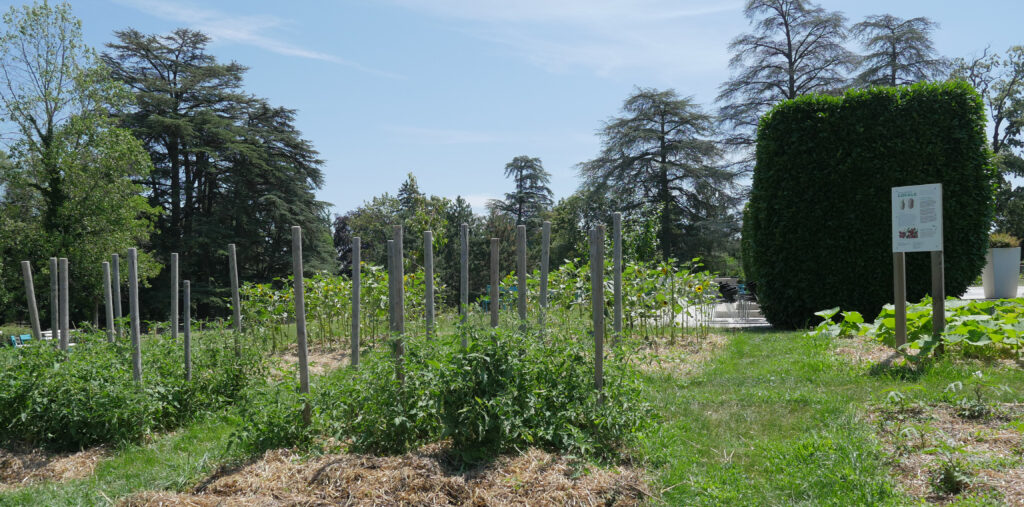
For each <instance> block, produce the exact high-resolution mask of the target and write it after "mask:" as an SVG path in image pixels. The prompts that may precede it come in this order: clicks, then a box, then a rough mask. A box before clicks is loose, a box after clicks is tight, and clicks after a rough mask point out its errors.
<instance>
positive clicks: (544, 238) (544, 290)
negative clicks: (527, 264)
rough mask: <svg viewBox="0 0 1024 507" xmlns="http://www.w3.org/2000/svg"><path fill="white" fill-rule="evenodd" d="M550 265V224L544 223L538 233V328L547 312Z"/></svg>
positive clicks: (542, 324) (542, 325) (542, 328)
mask: <svg viewBox="0 0 1024 507" xmlns="http://www.w3.org/2000/svg"><path fill="white" fill-rule="evenodd" d="M550 263H551V222H548V221H547V220H545V221H544V226H543V228H542V229H541V233H540V328H541V332H544V318H545V317H546V315H545V314H546V313H547V311H548V264H550Z"/></svg>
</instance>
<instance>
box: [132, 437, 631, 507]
mask: <svg viewBox="0 0 1024 507" xmlns="http://www.w3.org/2000/svg"><path fill="white" fill-rule="evenodd" d="M455 467H456V465H455V464H454V463H453V462H452V461H450V460H449V458H448V453H447V452H446V448H445V446H444V444H431V445H428V446H425V447H423V448H421V449H420V450H418V451H416V452H412V453H409V454H406V455H403V456H394V457H379V456H368V455H359V454H337V455H330V456H321V457H316V458H311V459H308V460H304V459H303V457H302V456H300V455H298V454H296V453H294V452H292V451H288V450H276V451H269V452H267V453H266V454H265V455H264V456H263V458H262V459H260V460H259V461H257V462H255V463H252V464H250V465H247V466H245V467H243V468H241V469H240V470H235V471H230V472H226V473H221V474H219V475H215V476H213V477H211V478H210V479H208V480H207V481H206V482H204V483H203V484H201V485H200V486H199V487H197V488H196V489H195V490H193V491H192V492H191V493H168V492H143V493H139V494H135V495H133V496H131V497H129V498H127V499H126V500H125V501H124V502H123V503H122V505H125V506H162V505H186V506H202V507H205V506H215V505H217V506H234V505H238V506H241V505H260V506H271V505H274V506H276V505H472V506H482V505H495V506H498V505H523V506H526V505H530V506H533V505H579V506H588V505H619V506H630V505H637V504H639V503H640V501H641V500H642V499H643V498H644V497H645V496H647V495H648V493H647V490H646V484H645V481H644V477H643V476H642V474H641V473H640V472H639V471H637V470H634V469H629V468H625V467H616V468H611V469H595V468H590V469H585V468H583V467H582V465H579V464H578V463H574V462H573V461H571V460H569V459H567V458H565V457H561V456H555V455H552V454H548V453H546V452H543V451H540V450H536V449H531V450H529V451H527V452H525V453H523V454H520V455H517V456H505V457H500V458H498V459H497V460H495V461H493V462H491V463H489V464H487V465H482V466H478V467H475V468H472V469H469V470H458V469H456V468H455Z"/></svg>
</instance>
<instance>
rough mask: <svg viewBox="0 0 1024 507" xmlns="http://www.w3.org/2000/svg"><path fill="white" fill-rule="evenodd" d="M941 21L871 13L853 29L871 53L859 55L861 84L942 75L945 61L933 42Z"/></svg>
mask: <svg viewBox="0 0 1024 507" xmlns="http://www.w3.org/2000/svg"><path fill="white" fill-rule="evenodd" d="M937 26H938V25H937V24H936V23H935V22H933V21H931V20H930V19H928V18H921V17H919V18H913V19H902V18H897V17H896V16H893V15H891V14H883V15H880V16H868V17H867V18H866V19H865V20H864V21H861V22H860V23H857V24H856V25H853V29H852V32H853V34H854V35H856V36H857V37H858V38H859V39H860V40H861V42H862V43H863V44H864V49H866V50H867V51H868V54H866V55H864V56H862V57H861V59H860V68H861V69H862V70H861V72H860V74H858V75H857V78H856V80H855V82H856V84H857V85H859V86H871V85H881V86H897V85H904V84H912V83H916V82H918V81H927V80H928V79H932V78H934V77H936V76H938V75H939V73H940V72H942V70H943V69H944V68H945V65H946V63H945V61H944V60H942V59H941V58H939V57H938V55H937V54H936V52H935V47H934V46H932V40H931V32H932V31H933V30H934V29H935V28H936V27H937Z"/></svg>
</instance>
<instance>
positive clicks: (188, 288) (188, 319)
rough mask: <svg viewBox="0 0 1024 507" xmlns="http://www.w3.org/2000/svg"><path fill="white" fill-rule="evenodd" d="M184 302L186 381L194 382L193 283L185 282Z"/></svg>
mask: <svg viewBox="0 0 1024 507" xmlns="http://www.w3.org/2000/svg"><path fill="white" fill-rule="evenodd" d="M183 283H184V285H185V287H184V289H185V295H184V298H185V299H184V301H182V303H183V306H184V312H185V319H184V324H185V381H186V382H190V381H191V380H192V282H190V281H188V280H185V281H184V282H183Z"/></svg>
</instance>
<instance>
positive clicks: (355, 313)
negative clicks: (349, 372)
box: [349, 236, 362, 367]
mask: <svg viewBox="0 0 1024 507" xmlns="http://www.w3.org/2000/svg"><path fill="white" fill-rule="evenodd" d="M361 250H362V240H360V239H359V236H356V237H354V238H352V357H351V358H350V359H349V364H350V365H351V366H352V367H356V366H359V292H360V291H359V289H360V287H359V284H360V280H359V278H360V275H361V272H362V268H361V266H360V263H361V262H362V260H361V257H362V252H361Z"/></svg>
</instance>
